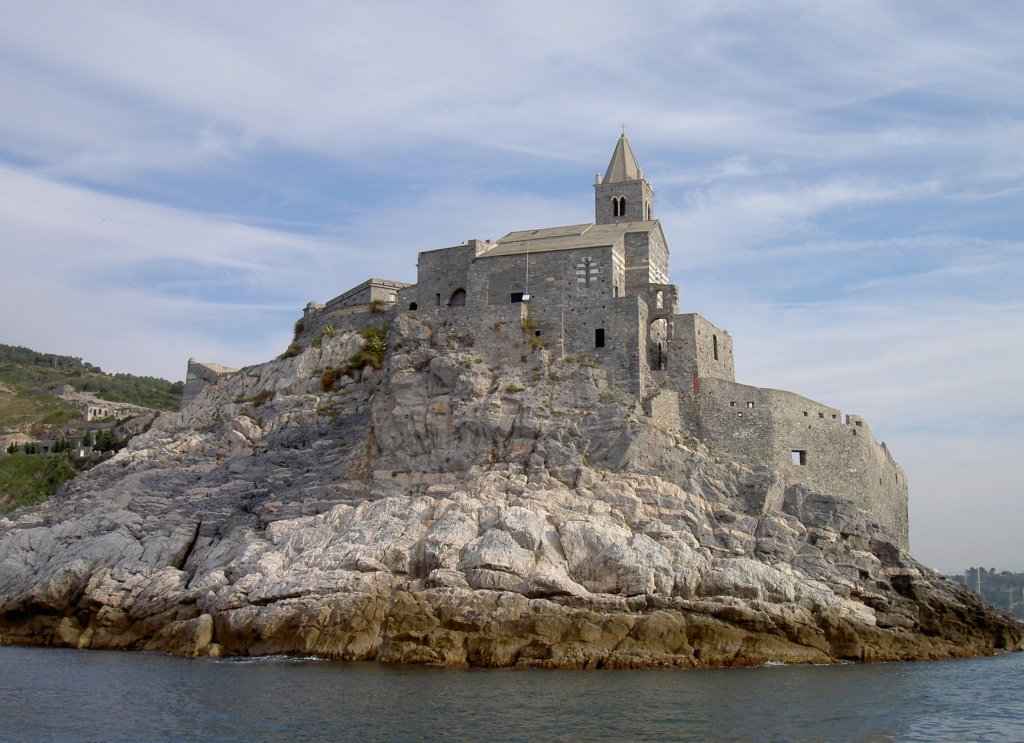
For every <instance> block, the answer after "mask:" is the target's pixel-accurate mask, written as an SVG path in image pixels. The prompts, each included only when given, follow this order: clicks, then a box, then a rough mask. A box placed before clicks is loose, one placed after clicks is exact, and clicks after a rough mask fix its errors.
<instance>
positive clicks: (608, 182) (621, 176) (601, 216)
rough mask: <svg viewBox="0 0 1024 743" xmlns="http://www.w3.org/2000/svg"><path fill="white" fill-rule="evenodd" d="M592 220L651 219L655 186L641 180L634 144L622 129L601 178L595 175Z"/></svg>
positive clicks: (644, 220) (641, 172) (652, 216)
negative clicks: (632, 145) (606, 168)
mask: <svg viewBox="0 0 1024 743" xmlns="http://www.w3.org/2000/svg"><path fill="white" fill-rule="evenodd" d="M594 214H595V217H594V222H595V223H597V224H616V223H618V222H646V221H649V220H652V219H654V189H653V188H651V184H650V183H648V182H647V181H645V180H644V172H643V171H642V170H641V169H640V165H639V164H638V163H637V161H636V155H634V154H633V148H632V147H630V146H629V140H628V139H626V133H625V132H623V133H622V136H620V137H619V141H618V142H616V143H615V151H614V152H613V153H612V159H611V162H609V163H608V170H607V172H605V174H604V179H602V178H601V174H600V173H598V174H597V175H596V176H594Z"/></svg>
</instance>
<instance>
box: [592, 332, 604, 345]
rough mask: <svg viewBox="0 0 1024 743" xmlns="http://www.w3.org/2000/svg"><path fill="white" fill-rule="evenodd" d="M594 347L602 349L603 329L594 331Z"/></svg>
mask: <svg viewBox="0 0 1024 743" xmlns="http://www.w3.org/2000/svg"><path fill="white" fill-rule="evenodd" d="M594 347H595V348H604V328H595V329H594Z"/></svg>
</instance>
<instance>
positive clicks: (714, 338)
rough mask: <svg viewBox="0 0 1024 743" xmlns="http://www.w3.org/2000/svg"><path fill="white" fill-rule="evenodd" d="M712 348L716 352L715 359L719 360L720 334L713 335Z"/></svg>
mask: <svg viewBox="0 0 1024 743" xmlns="http://www.w3.org/2000/svg"><path fill="white" fill-rule="evenodd" d="M711 349H712V351H713V352H714V354H715V361H718V336H717V335H712V336H711Z"/></svg>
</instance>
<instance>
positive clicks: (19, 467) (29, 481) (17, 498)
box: [0, 453, 78, 513]
mask: <svg viewBox="0 0 1024 743" xmlns="http://www.w3.org/2000/svg"><path fill="white" fill-rule="evenodd" d="M77 474H78V471H77V470H76V469H75V468H74V467H73V466H72V465H71V463H70V462H69V461H68V460H67V458H65V457H64V456H63V455H60V454H55V455H49V454H20V453H19V454H4V455H2V456H0V513H7V512H8V511H13V510H14V509H16V508H25V507H26V506H34V505H38V504H39V503H42V502H44V501H46V500H48V499H49V498H50V497H51V496H52V495H53V494H54V493H56V492H57V489H58V488H59V487H60V486H61V485H63V484H64V483H65V482H67V481H68V480H70V479H71V478H72V477H74V476H75V475H77Z"/></svg>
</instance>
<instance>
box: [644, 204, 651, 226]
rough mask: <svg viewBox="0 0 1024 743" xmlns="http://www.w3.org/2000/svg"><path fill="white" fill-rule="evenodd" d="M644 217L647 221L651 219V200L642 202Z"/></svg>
mask: <svg viewBox="0 0 1024 743" xmlns="http://www.w3.org/2000/svg"><path fill="white" fill-rule="evenodd" d="M644 219H646V220H647V221H648V222H650V221H651V202H650V201H645V202H644Z"/></svg>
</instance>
